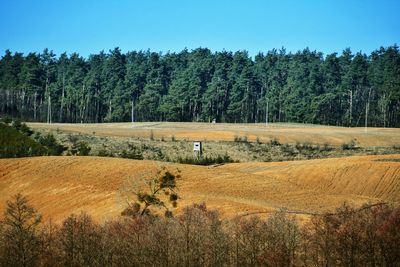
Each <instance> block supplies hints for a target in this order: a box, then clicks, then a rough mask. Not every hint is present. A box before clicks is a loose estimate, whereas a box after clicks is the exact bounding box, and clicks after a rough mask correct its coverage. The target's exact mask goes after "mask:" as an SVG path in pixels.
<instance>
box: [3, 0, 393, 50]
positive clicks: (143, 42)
mask: <svg viewBox="0 0 400 267" xmlns="http://www.w3.org/2000/svg"><path fill="white" fill-rule="evenodd" d="M0 10H1V11H0V26H1V33H0V55H4V51H5V50H6V49H10V50H11V51H13V52H15V51H18V52H23V53H27V52H40V51H42V50H43V49H44V48H45V47H48V48H49V49H51V50H53V51H54V52H55V53H56V54H57V55H59V54H60V53H61V52H64V51H66V52H67V53H69V54H70V53H72V52H78V53H79V54H81V55H83V56H85V57H86V56H88V55H89V54H91V53H98V52H99V51H101V50H105V51H108V50H109V49H112V48H114V47H117V46H118V47H120V48H121V49H122V51H123V52H127V51H131V50H147V49H150V50H152V51H157V52H159V51H163V52H167V51H180V50H182V49H183V48H185V47H187V48H188V49H189V50H190V49H193V48H197V47H200V46H201V47H207V48H210V49H211V50H213V51H216V50H218V51H220V50H223V49H225V50H229V51H236V50H247V51H249V53H250V55H255V54H256V53H258V52H259V51H268V50H270V49H272V48H281V47H282V46H284V47H285V48H286V49H287V50H288V51H293V52H296V51H297V50H300V49H303V48H305V47H309V48H310V49H312V50H317V51H321V52H323V53H324V54H327V53H332V52H339V53H341V51H342V50H343V49H344V48H346V47H350V48H351V49H352V51H360V50H361V51H363V52H365V53H370V52H371V51H373V50H375V49H378V48H379V47H380V46H389V45H393V44H394V43H397V44H400V1H396V0H392V1H388V0H380V1H378V0H376V1H370V0H356V1H351V0H348V1H344V0H329V1H328V0H327V1H324V0H313V1H311V0H309V1H306V0H304V1H301V0H297V1H296V0H292V1H289V0H283V1H278V0H276V1H272V0H271V1H268V0H264V1H262V0H242V1H235V0H230V1H229V0H220V1H219V0H197V1H194V0H192V1H191V0H181V1H178V0H176V1H175V0H153V1H152V0H143V1H134V0H132V1H128V0H126V1H122V0H114V1H111V0H110V1H105V0H80V1H79V0H65V1H61V0H52V1H41V0H26V1H20V0H0Z"/></svg>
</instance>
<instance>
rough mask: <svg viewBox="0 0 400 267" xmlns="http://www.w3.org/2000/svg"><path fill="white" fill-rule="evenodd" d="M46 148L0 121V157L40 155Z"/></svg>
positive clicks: (43, 153)
mask: <svg viewBox="0 0 400 267" xmlns="http://www.w3.org/2000/svg"><path fill="white" fill-rule="evenodd" d="M46 153H47V149H46V148H45V147H44V146H43V145H41V144H40V143H38V142H36V141H35V140H33V139H31V138H30V137H28V136H26V135H24V134H22V133H21V132H19V131H17V130H16V129H15V128H13V127H10V126H8V125H6V124H4V123H0V158H16V157H29V156H41V155H45V154H46Z"/></svg>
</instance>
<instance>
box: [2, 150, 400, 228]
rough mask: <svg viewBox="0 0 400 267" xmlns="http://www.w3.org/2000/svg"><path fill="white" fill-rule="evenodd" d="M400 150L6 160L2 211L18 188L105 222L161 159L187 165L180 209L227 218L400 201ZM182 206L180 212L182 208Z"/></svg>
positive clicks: (54, 211)
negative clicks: (220, 159) (227, 157)
mask: <svg viewBox="0 0 400 267" xmlns="http://www.w3.org/2000/svg"><path fill="white" fill-rule="evenodd" d="M399 159H400V155H385V156H357V157H347V158H333V159H322V160H308V161H290V162H271V163H260V162H250V163H233V164H226V165H222V166H207V167H205V166H193V165H180V164H172V163H159V162H154V161H137V160H128V159H116V158H102V157H35V158H20V159H0V212H1V213H2V212H3V211H4V205H5V201H6V200H8V199H9V198H10V197H11V196H12V195H14V194H15V193H17V192H22V193H23V194H25V195H27V196H28V198H29V199H30V200H31V202H32V204H33V205H34V206H35V207H36V208H37V209H38V210H39V212H41V213H42V214H43V215H45V218H47V219H48V218H49V217H52V218H53V220H55V221H57V222H59V221H60V220H62V219H63V218H64V217H65V216H67V215H69V214H70V213H72V212H75V213H76V212H80V211H82V210H84V211H86V212H88V213H89V214H91V215H92V216H94V218H96V219H97V220H99V221H103V220H105V219H107V218H113V217H115V216H118V215H119V214H120V212H121V211H122V210H123V208H124V207H125V206H126V202H125V200H124V198H123V193H122V192H124V191H125V189H126V188H129V186H130V184H132V183H135V182H137V183H138V182H141V181H142V178H143V177H146V176H149V175H150V174H151V173H152V171H155V170H156V169H157V167H159V166H160V165H161V164H162V165H165V166H167V167H168V168H169V169H170V170H175V169H176V168H178V169H180V170H181V172H182V178H181V179H179V180H178V187H179V194H180V196H181V198H182V199H181V200H180V203H179V207H180V208H182V207H183V206H185V205H190V204H191V203H194V202H205V203H206V204H207V206H208V207H210V208H218V209H219V210H220V212H221V214H222V216H223V217H232V216H235V215H246V214H253V213H268V212H269V211H271V210H274V209H278V208H287V209H288V210H290V211H294V212H298V213H299V214H307V213H319V212H323V211H329V210H332V209H334V208H335V207H337V206H339V205H340V204H342V203H343V202H344V201H346V202H349V203H351V204H354V205H361V204H362V203H365V202H371V203H377V202H395V203H400V162H399ZM178 212H179V211H178Z"/></svg>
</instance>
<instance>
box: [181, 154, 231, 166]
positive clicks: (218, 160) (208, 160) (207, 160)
mask: <svg viewBox="0 0 400 267" xmlns="http://www.w3.org/2000/svg"><path fill="white" fill-rule="evenodd" d="M177 162H178V163H182V164H193V165H213V164H223V163H232V162H235V161H234V160H233V159H231V157H230V156H229V155H228V154H225V155H223V156H221V155H218V156H217V157H215V158H212V157H208V156H206V157H202V158H199V159H195V158H192V157H186V158H181V157H178V159H177Z"/></svg>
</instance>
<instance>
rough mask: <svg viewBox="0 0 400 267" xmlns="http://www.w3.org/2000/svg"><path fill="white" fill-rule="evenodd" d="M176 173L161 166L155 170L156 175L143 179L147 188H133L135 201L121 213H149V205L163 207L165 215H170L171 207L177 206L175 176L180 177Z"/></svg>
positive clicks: (130, 214)
mask: <svg viewBox="0 0 400 267" xmlns="http://www.w3.org/2000/svg"><path fill="white" fill-rule="evenodd" d="M177 172H178V174H174V173H172V172H170V171H168V170H167V169H166V168H165V167H162V168H161V169H160V170H158V171H157V173H156V175H155V176H154V177H152V178H150V179H147V180H145V184H146V185H147V188H148V190H147V191H144V190H143V189H141V188H139V189H134V192H133V194H134V195H135V196H136V201H135V202H133V203H132V204H129V203H128V205H129V207H127V208H126V209H125V210H124V211H123V212H122V213H121V214H122V215H123V216H137V215H145V214H150V213H151V212H150V207H155V208H158V209H163V210H164V211H165V216H167V217H171V216H172V212H171V206H172V208H176V207H177V201H178V194H177V193H176V191H175V190H176V181H175V179H176V178H180V174H179V172H180V171H179V170H177Z"/></svg>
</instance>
